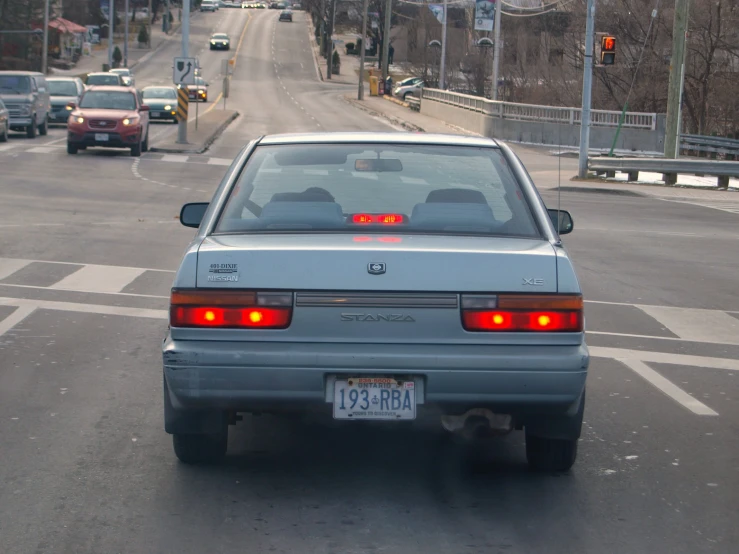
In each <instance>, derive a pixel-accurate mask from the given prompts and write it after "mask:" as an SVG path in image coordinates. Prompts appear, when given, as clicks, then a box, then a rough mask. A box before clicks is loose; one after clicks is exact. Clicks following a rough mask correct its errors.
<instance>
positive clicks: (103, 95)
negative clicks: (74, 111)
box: [80, 90, 136, 110]
mask: <svg viewBox="0 0 739 554" xmlns="http://www.w3.org/2000/svg"><path fill="white" fill-rule="evenodd" d="M80 108H92V109H101V110H135V109H136V99H135V98H134V96H133V94H131V93H130V92H117V91H103V90H90V91H88V92H86V93H85V94H84V96H82V100H80Z"/></svg>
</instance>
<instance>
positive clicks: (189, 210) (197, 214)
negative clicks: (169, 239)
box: [180, 202, 209, 229]
mask: <svg viewBox="0 0 739 554" xmlns="http://www.w3.org/2000/svg"><path fill="white" fill-rule="evenodd" d="M208 205H209V204H208V202H190V203H189V204H185V205H184V206H182V209H181V210H180V223H182V224H183V225H184V226H185V227H195V228H196V229H197V228H198V227H200V223H202V221H203V216H204V215H205V211H206V210H207V209H208Z"/></svg>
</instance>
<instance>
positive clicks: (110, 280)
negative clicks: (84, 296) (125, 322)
mask: <svg viewBox="0 0 739 554" xmlns="http://www.w3.org/2000/svg"><path fill="white" fill-rule="evenodd" d="M142 273H144V270H143V269H138V268H134V267H111V266H109V265H86V266H84V267H82V268H80V269H78V270H77V271H75V272H74V273H72V274H71V275H68V276H67V277H65V278H64V279H62V280H61V281H58V282H57V283H54V284H53V285H51V286H50V287H49V288H50V289H55V290H84V291H87V292H121V291H122V290H123V289H124V288H126V286H127V285H130V284H131V283H132V282H133V280H134V279H136V278H137V277H139V276H140V275H141V274H142Z"/></svg>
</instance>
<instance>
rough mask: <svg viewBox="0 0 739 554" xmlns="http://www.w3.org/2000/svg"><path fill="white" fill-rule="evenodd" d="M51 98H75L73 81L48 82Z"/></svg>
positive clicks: (75, 92) (75, 89)
mask: <svg viewBox="0 0 739 554" xmlns="http://www.w3.org/2000/svg"><path fill="white" fill-rule="evenodd" d="M48 83H49V94H50V95H51V96H77V92H78V91H77V84H76V83H74V82H73V81H48Z"/></svg>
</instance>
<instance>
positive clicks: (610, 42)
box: [600, 35, 616, 65]
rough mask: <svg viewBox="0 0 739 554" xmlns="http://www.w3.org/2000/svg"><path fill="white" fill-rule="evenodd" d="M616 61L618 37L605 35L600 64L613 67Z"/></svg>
mask: <svg viewBox="0 0 739 554" xmlns="http://www.w3.org/2000/svg"><path fill="white" fill-rule="evenodd" d="M615 61H616V37H614V36H611V35H605V36H603V37H601V39H600V64H601V65H613V63H614V62H615Z"/></svg>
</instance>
